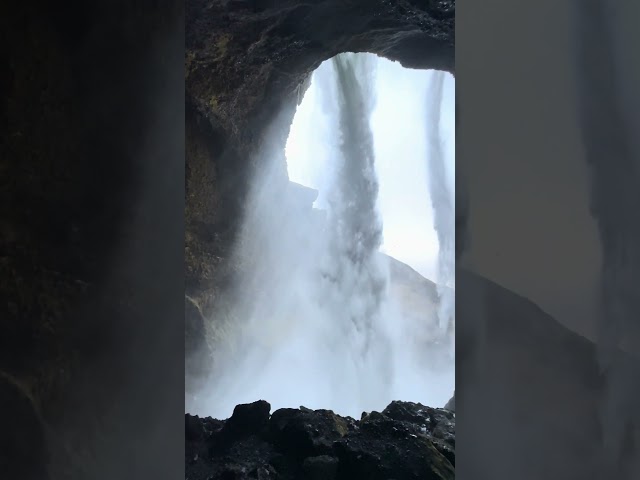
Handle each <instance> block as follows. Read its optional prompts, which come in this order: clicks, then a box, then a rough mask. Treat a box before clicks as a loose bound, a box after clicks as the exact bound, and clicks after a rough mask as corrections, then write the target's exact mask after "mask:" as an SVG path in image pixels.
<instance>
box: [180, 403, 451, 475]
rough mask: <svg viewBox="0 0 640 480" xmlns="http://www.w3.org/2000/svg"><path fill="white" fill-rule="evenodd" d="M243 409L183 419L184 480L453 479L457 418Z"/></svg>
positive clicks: (403, 407)
mask: <svg viewBox="0 0 640 480" xmlns="http://www.w3.org/2000/svg"><path fill="white" fill-rule="evenodd" d="M269 410H270V405H269V404H268V403H267V402H265V401H264V400H261V401H258V402H254V403H251V404H246V405H238V406H237V407H236V408H235V410H234V412H233V415H232V416H231V418H229V419H228V420H224V421H223V420H215V419H211V418H199V417H197V416H193V415H189V414H186V415H185V429H186V432H185V433H186V446H185V478H186V480H217V479H220V480H224V479H237V480H241V479H258V480H260V479H278V480H298V479H307V480H316V479H317V480H321V479H322V480H343V479H344V480H347V479H350V480H351V479H371V480H378V479H379V480H391V479H393V480H404V479H416V480H417V479H421V480H428V479H439V480H444V479H453V478H454V477H455V414H454V413H453V412H450V411H448V410H444V409H437V408H430V407H426V406H424V405H421V404H419V403H411V402H392V403H391V404H390V405H389V406H388V407H387V408H385V409H384V410H383V411H382V412H369V413H363V414H362V418H361V419H360V420H355V419H353V418H351V417H342V416H340V415H337V414H335V413H333V412H331V411H329V410H310V409H307V408H304V407H300V408H299V409H290V408H286V409H279V410H276V411H275V412H273V413H272V414H271V415H269Z"/></svg>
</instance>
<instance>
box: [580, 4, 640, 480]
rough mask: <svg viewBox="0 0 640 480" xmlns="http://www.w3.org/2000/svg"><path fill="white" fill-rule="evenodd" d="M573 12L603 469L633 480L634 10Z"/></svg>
mask: <svg viewBox="0 0 640 480" xmlns="http://www.w3.org/2000/svg"><path fill="white" fill-rule="evenodd" d="M573 8H574V11H575V24H574V32H573V33H574V41H575V44H574V45H575V49H576V59H577V62H576V73H577V75H576V80H577V86H578V98H577V100H578V110H579V111H578V114H579V122H580V129H581V134H582V142H583V145H584V148H585V161H586V163H587V166H588V168H589V171H590V180H591V182H590V187H591V188H590V207H591V214H592V215H593V217H594V219H595V220H596V222H597V224H598V229H599V233H600V242H601V249H602V260H603V262H602V267H601V274H600V287H601V288H600V298H599V307H600V308H599V312H598V313H599V318H598V351H599V362H600V368H601V370H602V372H603V375H604V377H605V379H606V381H605V384H606V389H605V394H604V396H603V398H602V404H601V418H600V422H601V426H602V430H603V447H604V448H603V458H602V462H603V469H604V470H605V471H606V472H607V476H609V477H610V476H611V475H614V476H618V477H620V478H623V477H624V478H638V475H639V474H640V463H639V462H638V460H637V459H633V458H629V457H628V454H626V453H625V451H628V449H629V443H630V442H632V441H633V440H631V438H632V437H631V436H630V435H631V434H630V433H629V432H630V431H632V429H633V428H634V426H635V428H637V426H638V425H640V416H639V415H638V410H637V408H636V405H637V403H638V399H640V375H638V371H639V370H638V369H639V362H638V359H637V355H638V351H639V349H638V338H639V335H638V331H639V329H640V324H639V322H638V314H639V313H640V301H639V300H638V299H639V298H640V295H639V292H638V290H639V285H640V283H639V282H638V278H637V272H638V266H640V257H639V256H638V254H637V251H638V250H637V247H638V244H639V243H640V226H639V225H638V223H637V222H634V221H632V220H630V218H629V216H628V215H629V213H627V212H635V211H637V207H638V205H640V195H639V193H638V182H639V179H638V173H639V171H640V170H639V168H638V167H639V164H638V158H639V157H638V153H639V151H640V145H639V144H638V138H637V134H636V132H637V131H638V124H639V120H640V117H638V110H637V104H638V101H639V99H640V97H638V95H637V81H638V69H637V64H636V63H634V62H633V61H631V62H630V61H629V60H630V59H634V60H635V56H634V54H633V53H632V49H631V48H630V47H629V46H630V45H632V41H631V40H630V38H629V35H633V33H632V32H634V31H635V29H634V28H632V23H633V20H631V19H636V18H637V7H634V6H633V4H632V3H631V2H627V3H626V4H625V3H623V2H620V3H619V4H615V5H613V4H612V5H609V4H606V3H605V2H602V1H600V0H590V1H589V2H581V3H580V4H577V3H575V4H574V6H573ZM634 8H636V11H633V9H634ZM630 9H631V11H630ZM634 68H635V70H634ZM634 107H636V108H634ZM631 215H633V213H631ZM625 350H626V351H627V352H632V353H633V354H634V355H635V358H633V359H629V357H628V356H626V355H625V354H624V353H623V351H625Z"/></svg>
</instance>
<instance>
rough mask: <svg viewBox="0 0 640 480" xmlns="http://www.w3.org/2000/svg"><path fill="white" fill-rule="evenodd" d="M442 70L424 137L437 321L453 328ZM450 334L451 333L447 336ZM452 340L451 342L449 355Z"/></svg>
mask: <svg viewBox="0 0 640 480" xmlns="http://www.w3.org/2000/svg"><path fill="white" fill-rule="evenodd" d="M444 79H445V77H444V73H442V72H435V73H434V74H433V76H432V87H431V96H429V97H428V98H429V100H428V102H427V115H428V116H429V121H428V123H427V125H428V129H427V138H428V144H429V152H428V161H429V190H430V194H431V205H432V208H433V226H434V230H435V231H436V233H437V235H438V244H439V250H438V280H437V284H438V297H439V299H440V302H439V305H438V321H439V324H440V328H442V329H445V330H447V331H449V332H453V331H455V308H456V304H455V245H456V244H455V241H456V239H455V236H456V229H455V187H454V185H453V183H452V181H451V180H450V178H454V176H448V175H447V170H446V169H447V164H446V155H445V152H444V149H443V142H442V136H441V134H440V124H441V118H440V117H441V109H442V96H443V88H444ZM451 338H453V337H451ZM454 346H455V344H454V343H453V342H451V348H452V352H451V354H452V356H453V355H454V351H453V349H454Z"/></svg>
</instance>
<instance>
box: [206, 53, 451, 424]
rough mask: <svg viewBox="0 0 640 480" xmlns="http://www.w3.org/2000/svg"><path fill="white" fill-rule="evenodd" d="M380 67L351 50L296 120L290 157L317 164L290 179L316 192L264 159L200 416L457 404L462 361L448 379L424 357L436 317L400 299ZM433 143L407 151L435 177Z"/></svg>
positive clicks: (315, 84)
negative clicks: (380, 119) (383, 198)
mask: <svg viewBox="0 0 640 480" xmlns="http://www.w3.org/2000/svg"><path fill="white" fill-rule="evenodd" d="M379 62H380V60H379V59H378V58H377V57H375V56H373V55H363V54H344V55H340V56H338V57H336V58H334V59H332V60H330V61H327V62H325V63H323V65H321V67H320V68H319V69H318V70H317V71H316V73H315V74H314V77H313V80H312V83H311V86H310V88H309V90H308V91H307V93H306V94H305V97H304V99H303V101H302V103H301V104H300V106H299V107H298V113H297V114H296V118H298V115H306V118H307V120H308V122H309V123H308V124H307V126H308V128H307V132H306V135H302V134H300V133H296V132H295V129H296V128H295V127H296V126H295V122H294V126H293V127H292V135H298V144H297V145H295V146H291V148H290V147H289V146H288V147H287V156H288V157H294V156H295V157H298V158H299V159H300V158H303V159H304V158H306V159H308V160H309V165H311V164H313V165H312V167H313V168H308V169H307V171H306V172H302V173H301V172H298V173H297V174H296V173H295V172H294V171H295V168H293V167H294V162H292V161H289V167H290V171H289V175H290V178H291V179H292V180H294V181H296V182H301V183H305V184H307V185H309V186H310V187H313V189H311V188H306V187H305V186H303V185H301V184H296V183H293V182H287V181H286V179H285V180H283V178H282V164H281V160H282V159H281V157H279V156H278V155H277V154H274V155H269V154H268V152H267V151H265V153H264V158H261V159H260V162H258V163H259V165H260V166H261V168H260V170H259V171H258V172H257V174H256V177H255V178H254V182H253V187H252V190H251V194H250V198H249V200H248V204H247V206H246V216H245V218H244V224H243V228H242V235H241V237H240V240H239V241H238V242H237V245H236V250H235V254H234V259H233V261H232V262H231V265H233V266H234V267H235V268H237V270H238V272H240V273H241V274H240V278H239V280H238V281H237V285H234V286H233V288H232V289H231V290H232V293H231V294H229V293H227V294H225V296H224V298H220V299H219V300H218V303H219V305H220V308H219V311H218V313H217V314H216V316H215V318H213V319H211V321H210V322H209V323H210V327H209V330H210V333H209V336H210V342H212V347H213V350H214V352H215V361H214V370H215V374H214V378H213V380H212V381H211V384H210V388H209V389H208V390H207V391H204V392H202V393H201V395H200V397H201V399H202V402H201V405H200V407H199V408H198V410H199V411H194V412H193V413H197V414H202V415H210V416H214V417H217V418H226V417H228V416H229V415H230V414H231V412H232V411H233V407H234V406H235V405H236V404H238V403H247V402H252V401H255V400H258V399H265V400H267V401H269V402H270V403H271V404H272V407H273V408H281V407H298V406H299V405H304V406H306V407H308V408H328V409H332V410H334V411H336V412H337V413H340V414H342V415H350V416H354V417H359V416H360V413H361V412H363V411H371V410H382V409H383V408H384V407H385V406H386V405H387V404H388V403H389V402H391V401H392V400H399V399H401V400H409V401H415V402H421V403H424V404H430V405H435V406H442V405H444V403H445V402H446V401H447V400H448V399H449V398H450V396H451V393H452V391H453V383H454V378H453V363H452V362H449V364H448V365H447V366H446V368H443V369H441V370H440V371H437V368H435V366H434V365H435V364H433V365H432V362H431V360H432V359H433V358H434V355H436V354H435V353H434V352H435V350H434V352H431V353H432V354H431V356H429V355H425V352H424V351H425V349H427V345H428V341H427V340H425V339H426V338H427V337H429V331H430V330H429V329H430V325H429V320H428V319H427V320H425V317H424V316H422V317H420V320H416V319H415V318H409V317H408V316H406V315H405V314H404V313H403V311H402V309H401V308H399V307H398V305H397V304H395V303H394V301H392V300H391V297H390V294H389V285H390V273H389V266H388V265H387V260H386V259H387V257H385V256H383V255H382V254H381V250H382V249H383V247H384V241H385V235H384V233H385V230H384V228H383V221H382V218H383V216H382V214H381V206H380V192H381V185H380V178H381V176H380V168H381V166H380V165H376V157H377V153H376V151H377V149H379V148H380V146H379V145H378V146H376V138H375V135H374V131H373V129H372V122H373V120H372V116H373V115H374V114H375V112H376V105H377V99H376V93H377V92H376V89H377V88H378V87H379V82H378V81H377V72H378V66H379ZM393 68H397V67H393ZM422 81H423V80H419V82H418V84H421V83H422ZM414 83H415V80H414ZM423 94H425V93H424V92H423V93H419V95H423ZM407 98H409V101H408V102H407V104H409V105H411V106H413V105H415V102H413V101H411V100H410V97H407ZM418 110H423V109H418ZM420 113H421V114H423V113H424V112H423V111H421V112H420ZM423 116H424V115H423ZM312 117H313V119H312ZM403 120H404V121H407V122H408V123H407V125H410V124H411V122H410V121H409V119H406V118H405V119H403ZM421 122H422V123H420V125H422V124H423V123H424V122H425V119H424V118H422V119H421ZM396 123H398V125H399V126H401V125H400V124H399V122H396ZM423 137H424V134H423V131H418V133H417V134H416V135H414V136H412V139H411V140H412V142H410V145H409V147H411V148H409V150H408V151H409V152H413V153H414V154H416V155H414V156H416V158H418V159H419V160H418V164H419V165H421V167H422V168H426V166H425V162H424V160H423V158H424V155H426V150H427V149H426V141H425V139H424V138H423ZM413 143H415V145H413ZM416 145H417V147H416ZM294 147H295V148H294ZM395 153H396V154H398V155H400V154H401V153H402V152H395ZM383 157H385V158H386V160H387V161H388V155H387V154H386V153H385V154H384V155H383ZM387 163H388V162H387ZM397 164H398V165H402V164H403V161H400V160H399V161H398V162H397ZM292 172H293V173H294V174H293V175H292ZM424 173H425V174H424V175H423V174H422V173H421V174H420V175H412V174H411V173H409V175H408V178H410V179H416V178H417V179H421V180H420V181H423V183H424V186H425V195H427V193H426V170H425V172H424ZM384 174H385V175H387V173H386V172H385V173H384ZM312 180H313V181H312ZM420 181H418V183H420ZM415 205H418V206H421V208H422V207H423V203H419V199H418V198H416V199H415ZM312 207H315V208H312ZM424 212H425V214H426V215H427V217H426V220H427V221H425V222H424V224H425V226H426V228H427V229H428V228H430V219H429V217H428V209H425V210H424ZM451 217H452V218H451V220H452V221H453V212H451ZM405 237H406V236H405ZM403 238H404V237H403ZM414 243H416V242H414ZM416 248H418V250H419V251H422V250H424V249H425V248H427V246H425V245H423V244H422V243H420V242H417V243H416ZM413 273H414V274H415V275H416V276H417V277H419V278H422V277H420V276H419V274H417V273H415V272H413ZM423 280H424V279H423ZM425 282H426V280H425ZM422 295H426V294H424V293H423V294H422ZM425 302H426V300H425ZM434 311H435V307H434ZM418 313H420V312H418ZM418 317H419V315H418ZM420 322H423V323H420ZM434 372H435V373H434ZM443 379H444V380H443ZM440 384H442V385H444V386H440Z"/></svg>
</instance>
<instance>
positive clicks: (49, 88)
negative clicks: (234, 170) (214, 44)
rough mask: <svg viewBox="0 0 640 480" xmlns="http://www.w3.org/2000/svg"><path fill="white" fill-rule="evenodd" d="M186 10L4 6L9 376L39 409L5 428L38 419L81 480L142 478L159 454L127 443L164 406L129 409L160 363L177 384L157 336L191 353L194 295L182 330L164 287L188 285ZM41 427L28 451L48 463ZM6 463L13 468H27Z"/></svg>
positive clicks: (2, 297)
mask: <svg viewBox="0 0 640 480" xmlns="http://www.w3.org/2000/svg"><path fill="white" fill-rule="evenodd" d="M183 8H184V7H183V4H182V2H177V1H176V2H163V3H162V4H159V3H157V2H149V1H144V0H139V1H133V2H130V1H118V0H116V1H104V2H83V1H70V2H62V3H55V2H54V3H51V2H42V1H39V0H36V1H34V2H3V3H2V6H0V63H1V64H2V74H0V79H1V80H0V89H2V91H1V95H0V98H1V103H0V127H1V128H0V378H7V379H10V382H11V384H12V385H14V386H16V388H18V389H19V390H21V391H22V394H23V395H24V396H25V398H29V399H30V400H31V402H30V404H31V408H32V409H33V411H32V412H30V413H28V408H27V407H26V406H25V407H24V408H20V409H18V408H16V409H15V410H13V413H14V415H15V416H16V417H15V418H13V419H7V417H6V416H4V412H3V415H0V436H2V437H3V438H4V437H6V438H8V439H11V438H20V437H21V436H24V432H25V431H27V430H26V429H31V427H29V426H28V425H30V424H31V423H33V421H34V420H33V419H34V418H36V419H38V418H41V419H42V421H43V423H44V424H46V431H47V435H50V436H51V442H50V446H51V447H55V448H53V450H55V452H52V459H51V462H52V464H55V469H56V470H57V471H58V473H61V472H64V475H66V476H67V477H70V478H74V477H75V476H80V477H81V478H104V477H105V476H106V477H107V478H131V477H130V475H136V469H137V470H138V473H139V471H140V469H142V470H144V469H145V468H146V467H147V464H146V460H141V458H142V457H145V456H146V455H147V453H143V452H137V453H136V455H138V460H135V459H134V458H133V452H131V453H127V452H125V450H127V449H126V448H125V444H126V443H127V441H134V440H133V439H135V438H138V439H141V438H144V437H148V436H149V435H151V433H150V424H149V418H148V415H153V413H152V412H151V411H149V412H148V413H143V416H145V417H147V418H146V419H145V420H143V424H144V426H142V427H140V426H138V427H136V431H135V432H134V431H133V423H129V422H128V420H127V418H133V415H134V412H139V411H140V410H141V409H142V406H143V405H142V402H141V398H142V397H143V392H144V395H150V394H152V392H153V391H154V389H157V388H158V387H159V386H160V385H162V384H161V383H159V382H158V378H157V377H158V376H159V375H163V376H164V378H163V380H164V383H163V384H164V385H165V386H166V385H167V384H168V383H170V380H169V379H170V378H176V376H175V375H173V374H172V373H171V369H170V368H168V366H167V363H168V362H166V361H164V360H163V357H161V356H159V355H157V352H152V349H151V348H149V345H156V346H160V350H164V353H163V355H164V358H166V360H171V361H172V362H174V363H176V362H177V363H178V364H180V363H181V361H182V358H181V356H182V353H181V352H180V353H181V356H180V357H178V358H177V359H175V358H173V359H172V358H171V356H170V353H169V352H170V348H169V344H170V342H171V340H170V339H172V338H175V337H176V336H179V335H181V334H182V322H181V317H182V298H181V296H179V297H178V302H179V303H177V306H178V308H177V309H175V311H174V312H173V313H174V314H175V316H174V317H173V319H172V321H173V324H174V325H175V326H176V327H177V328H175V327H174V326H172V325H171V324H169V323H165V318H166V316H167V315H169V316H170V315H171V306H170V303H171V293H169V292H168V290H164V291H163V290H162V289H163V288H165V286H166V287H167V288H168V289H171V288H173V290H174V291H175V292H179V291H180V290H181V288H182V283H181V282H182V279H181V278H180V277H179V276H175V280H176V281H175V282H174V283H173V284H172V285H170V283H171V282H172V280H171V278H174V277H173V276H171V274H170V270H171V269H172V268H174V267H176V268H177V269H178V271H179V272H181V271H182V238H183V225H182V215H183V212H182V208H183V203H182V200H183V195H184V194H183V188H182V184H181V180H178V183H176V178H177V179H180V178H181V177H182V175H183V168H184V162H183V158H184V157H183V150H182V148H183V124H184V120H183V117H182V114H181V111H182V109H184V103H183V101H182V95H181V94H182V88H183V86H184V83H183V76H182V70H181V66H182V61H181V60H182V55H183V48H182V42H183V38H184V34H183V30H182V28H183V13H182V12H183ZM172 72H173V73H172ZM176 85H177V89H176V88H175V86H176ZM159 99H160V100H159ZM160 130H161V131H162V136H160V135H159V131H160ZM174 185H175V188H174ZM176 215H177V219H176ZM173 219H176V221H175V223H171V224H169V223H168V222H170V221H172V220H173ZM172 228H175V229H176V231H174V232H173V233H172V230H171V229H172ZM176 232H177V234H176ZM124 250H127V251H128V253H127V254H126V255H125V254H124V253H123V251H124ZM172 251H173V252H174V257H172V256H171V255H172V254H171V252H172ZM174 258H175V260H176V261H175V263H173V264H172V262H173V261H174ZM159 278H164V280H163V285H159V283H160V282H159V281H158V279H159ZM154 279H155V280H154ZM150 297H154V298H155V299H154V300H153V301H152V300H151V298H150ZM171 330H173V333H171ZM140 351H144V352H145V358H144V359H142V358H141V357H142V355H140ZM151 357H153V358H151ZM154 364H155V365H154ZM154 370H155V371H162V370H164V372H162V373H161V374H159V373H154ZM172 375H173V377H172ZM180 377H181V373H180V374H179V375H178V376H177V379H178V380H179V379H180ZM141 378H144V379H145V380H140V379H141ZM3 381H4V380H3ZM0 389H1V390H2V391H1V392H0V404H1V405H2V408H5V407H6V408H11V407H10V403H4V402H5V401H7V402H10V400H7V398H8V397H6V396H5V393H6V391H5V390H4V389H3V388H0ZM155 391H157V390H155ZM167 393H168V392H167ZM176 393H177V394H178V399H179V400H181V399H182V397H181V394H180V392H176ZM12 398H13V397H12ZM166 401H167V398H162V397H158V398H157V399H155V405H158V406H160V405H162V407H159V408H160V409H163V408H165V407H166V405H167V404H166ZM113 404H121V405H126V406H123V407H122V411H118V410H117V409H114V408H113ZM24 405H29V403H24ZM146 408H147V409H148V404H147V405H146ZM179 408H180V407H179V405H176V406H175V409H176V410H177V409H179ZM157 413H158V412H157V411H156V412H155V414H157ZM21 416H22V417H23V420H21V419H20V417H21ZM8 420H11V422H9V423H5V421H8ZM178 420H179V421H180V420H181V419H178ZM127 425H129V426H127ZM43 428H44V426H43ZM154 428H155V427H154ZM30 431H31V432H32V433H33V435H34V437H33V443H34V454H33V456H32V459H31V461H32V462H34V463H39V462H40V463H42V462H41V460H42V457H41V456H40V455H39V453H38V452H36V450H37V445H38V441H39V439H38V438H37V435H38V433H37V432H36V431H35V430H33V429H31V430H30ZM178 432H180V429H179V430H178ZM176 440H177V442H176V443H177V445H180V441H181V439H180V438H177V439H176ZM148 445H151V444H148ZM154 448H157V444H156V446H155V447H150V450H153V449H154ZM176 448H180V447H176ZM140 454H141V455H142V456H140ZM63 457H64V458H63ZM67 457H69V458H67ZM71 457H74V458H73V459H71ZM115 457H118V461H117V462H116V461H115V460H114V458H115ZM65 458H66V460H65ZM98 459H100V461H103V462H104V464H103V465H101V466H100V467H98V466H97V463H96V462H98ZM12 461H15V462H20V461H23V459H22V460H21V459H19V458H18V457H16V458H15V459H14V460H12ZM136 462H137V465H138V467H137V468H133V467H132V465H134V464H136ZM71 464H73V468H71ZM109 464H112V465H113V466H111V467H108V465H109ZM118 464H119V466H117V465H118ZM23 466H25V467H28V466H29V465H28V464H24V465H23ZM5 467H6V465H4V464H3V466H2V468H0V477H2V478H3V479H4V478H27V476H26V474H23V475H22V476H21V475H18V476H17V477H13V476H9V477H7V476H5V475H4V474H5V472H7V471H10V470H5ZM58 467H59V468H58ZM130 467H131V468H130ZM7 468H9V467H7Z"/></svg>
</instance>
